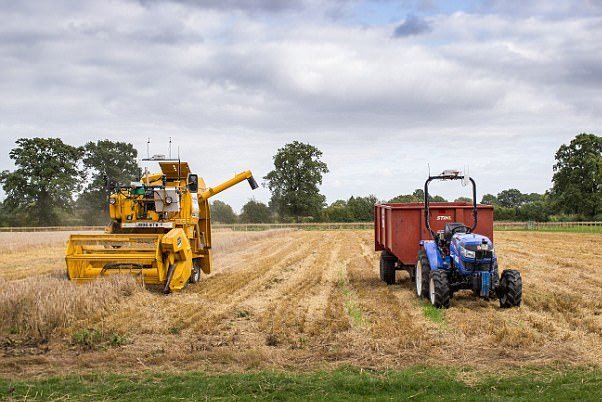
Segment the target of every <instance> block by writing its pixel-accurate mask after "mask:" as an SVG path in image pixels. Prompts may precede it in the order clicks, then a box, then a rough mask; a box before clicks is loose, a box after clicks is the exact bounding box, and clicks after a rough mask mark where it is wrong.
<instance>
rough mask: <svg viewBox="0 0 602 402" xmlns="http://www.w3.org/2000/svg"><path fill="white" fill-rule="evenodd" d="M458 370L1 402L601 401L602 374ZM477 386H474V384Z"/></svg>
mask: <svg viewBox="0 0 602 402" xmlns="http://www.w3.org/2000/svg"><path fill="white" fill-rule="evenodd" d="M460 371H461V370H459V369H451V368H430V367H414V368H410V369H406V370H400V371H390V372H373V371H362V370H359V369H354V368H345V369H339V370H336V371H333V372H314V373H285V372H271V371H264V372H259V373H253V374H219V375H210V374H204V373H198V372H189V373H181V374H166V373H143V374H139V375H116V374H97V375H84V376H73V375H72V376H67V377H55V378H49V379H40V380H9V379H0V392H1V393H0V398H3V399H5V400H6V399H8V398H11V399H12V400H28V401H30V400H34V401H36V400H37V401H41V400H70V401H84V400H85V401H88V400H112V401H119V400H125V401H144V400H154V401H173V400H205V399H220V400H237V401H247V400H258V399H260V400H276V401H281V400H292V401H313V400H315V401H317V400H357V401H360V400H361V401H364V400H406V399H409V400H416V401H430V400H451V401H483V400H488V401H532V400H545V401H599V400H602V371H601V370H600V369H599V368H586V367H582V368H565V369H563V370H559V369H557V368H548V369H541V368H540V369H531V370H529V369H521V370H520V371H519V372H517V373H516V374H514V375H512V376H509V377H503V378H499V377H494V376H492V375H486V376H484V377H483V378H480V379H479V377H478V373H476V372H474V371H472V372H470V370H468V371H469V372H470V373H469V374H470V375H471V378H472V377H474V376H477V377H476V382H474V381H471V382H470V384H471V385H468V384H466V383H464V382H462V381H460V380H458V378H459V377H460V375H459V374H460ZM473 382H474V384H473Z"/></svg>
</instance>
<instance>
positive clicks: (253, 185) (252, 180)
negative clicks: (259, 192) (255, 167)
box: [247, 176, 259, 190]
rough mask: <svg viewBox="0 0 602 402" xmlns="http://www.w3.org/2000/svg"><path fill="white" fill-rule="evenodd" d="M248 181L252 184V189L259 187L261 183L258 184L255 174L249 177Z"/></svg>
mask: <svg viewBox="0 0 602 402" xmlns="http://www.w3.org/2000/svg"><path fill="white" fill-rule="evenodd" d="M247 181H248V182H249V186H251V190H255V189H256V188H258V187H259V185H258V184H257V182H256V181H255V178H254V177H253V176H251V177H249V178H248V179H247Z"/></svg>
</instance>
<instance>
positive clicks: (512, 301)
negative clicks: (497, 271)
mask: <svg viewBox="0 0 602 402" xmlns="http://www.w3.org/2000/svg"><path fill="white" fill-rule="evenodd" d="M499 297H500V307H501V308H510V307H518V306H520V305H521V303H522V301H523V280H522V278H521V276H520V272H518V271H517V270H514V269H506V270H504V272H502V277H501V279H500V287H499Z"/></svg>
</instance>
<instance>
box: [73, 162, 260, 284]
mask: <svg viewBox="0 0 602 402" xmlns="http://www.w3.org/2000/svg"><path fill="white" fill-rule="evenodd" d="M152 160H154V161H157V162H158V163H159V166H160V168H161V172H160V173H148V172H147V173H145V174H144V175H143V176H142V178H141V179H140V181H138V182H132V183H131V185H129V186H118V187H115V188H114V190H113V194H112V195H111V197H110V199H109V204H110V205H109V209H110V216H111V220H112V222H111V224H110V225H109V226H108V227H107V230H106V232H107V233H106V234H104V235H71V237H70V238H69V243H68V246H67V253H66V257H65V259H66V262H67V275H68V277H69V279H70V280H74V281H77V282H86V281H90V280H92V279H94V278H98V277H102V276H107V275H111V274H118V273H131V274H134V275H138V276H139V277H140V278H141V279H142V281H143V282H144V283H145V284H149V285H160V286H162V288H163V291H164V292H165V293H169V292H171V291H174V290H180V289H182V288H183V287H184V286H185V285H186V283H187V282H190V283H196V282H198V281H199V279H200V275H201V271H203V272H204V273H205V274H209V273H210V272H211V216H210V210H209V201H208V200H209V198H211V197H213V196H214V195H217V194H219V193H220V192H222V191H224V190H226V189H228V188H230V187H232V186H234V185H236V184H238V183H240V182H241V181H244V180H247V181H248V182H249V184H250V186H251V188H252V189H253V190H254V189H256V188H257V187H258V185H257V182H256V181H255V179H254V178H253V175H252V174H251V172H250V171H245V172H242V173H239V174H237V175H235V176H234V177H233V178H232V179H230V180H228V181H226V182H224V183H222V184H219V185H217V186H215V187H207V186H206V185H205V181H204V180H203V179H202V178H201V177H199V176H198V175H196V174H193V173H192V172H191V170H190V166H189V165H188V163H187V162H181V161H179V160H175V161H174V160H165V159H164V158H163V157H153V159H152Z"/></svg>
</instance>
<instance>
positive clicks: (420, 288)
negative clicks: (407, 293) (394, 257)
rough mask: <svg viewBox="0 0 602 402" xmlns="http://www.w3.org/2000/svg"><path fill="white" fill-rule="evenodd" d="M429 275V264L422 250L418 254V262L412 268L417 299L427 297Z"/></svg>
mask: <svg viewBox="0 0 602 402" xmlns="http://www.w3.org/2000/svg"><path fill="white" fill-rule="evenodd" d="M430 275H431V264H429V259H428V258H427V257H426V253H425V252H424V250H420V252H419V253H418V260H417V261H416V267H415V268H414V278H415V280H416V281H415V285H416V286H415V290H416V296H417V297H425V298H426V297H429V281H430Z"/></svg>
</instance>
